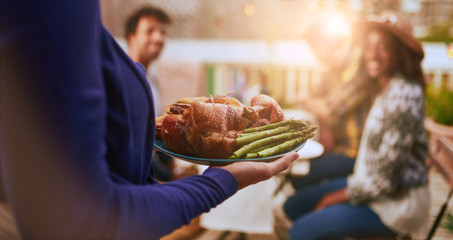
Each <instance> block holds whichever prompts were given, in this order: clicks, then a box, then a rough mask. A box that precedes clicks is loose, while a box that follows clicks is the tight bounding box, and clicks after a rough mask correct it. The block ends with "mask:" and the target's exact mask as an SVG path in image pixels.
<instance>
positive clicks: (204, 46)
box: [101, 0, 453, 108]
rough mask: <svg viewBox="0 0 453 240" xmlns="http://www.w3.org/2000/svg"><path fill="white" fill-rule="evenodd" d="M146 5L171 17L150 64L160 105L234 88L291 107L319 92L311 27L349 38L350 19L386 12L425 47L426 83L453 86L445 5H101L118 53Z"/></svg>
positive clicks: (409, 1) (224, 1)
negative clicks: (396, 15) (404, 22)
mask: <svg viewBox="0 0 453 240" xmlns="http://www.w3.org/2000/svg"><path fill="white" fill-rule="evenodd" d="M146 4H151V5H154V6H158V7H160V8H161V9H163V10H164V11H166V12H167V13H168V14H169V15H170V17H171V19H172V24H171V26H170V28H169V32H168V41H167V44H166V46H165V49H164V51H163V54H162V55H161V56H160V58H159V60H158V61H157V62H156V64H153V66H152V71H153V72H154V73H155V74H156V75H157V79H158V81H160V86H161V88H162V89H161V91H162V93H161V95H162V96H161V98H162V103H163V105H168V104H170V103H172V102H174V101H176V100H178V99H180V98H182V97H190V96H199V95H207V94H213V95H216V94H223V93H226V92H228V91H234V96H235V97H237V98H239V99H240V100H242V101H244V103H246V104H247V103H248V101H249V99H250V98H251V97H252V96H254V95H256V94H258V93H260V92H261V93H267V94H269V95H271V96H272V97H274V98H275V99H276V100H277V101H278V102H279V103H280V104H281V105H282V106H283V107H285V108H297V99H300V98H306V97H309V96H310V94H311V93H312V92H313V91H315V89H317V88H319V83H320V76H321V74H322V72H323V71H326V68H325V66H324V64H325V63H324V62H321V61H319V60H318V59H319V58H317V57H316V56H315V55H314V53H313V52H314V49H313V47H314V46H313V44H311V45H310V44H309V43H308V41H309V40H310V39H309V38H310V35H311V33H312V31H313V26H316V23H317V22H321V21H322V22H325V23H327V24H326V25H324V26H323V27H319V29H317V30H318V31H325V33H324V34H325V35H324V36H332V38H335V37H341V38H342V39H348V37H349V35H350V32H351V30H350V23H351V22H352V21H354V20H355V19H356V18H358V17H360V16H364V15H369V14H378V13H380V12H381V11H382V10H386V9H391V10H395V11H398V12H400V13H401V14H403V15H404V16H406V17H407V18H408V19H410V21H411V22H412V24H413V26H414V29H413V32H414V34H415V36H416V37H417V38H418V39H419V40H420V41H422V43H423V47H424V49H425V54H426V57H425V59H424V61H423V67H424V71H425V74H426V76H427V79H429V80H430V82H431V83H433V84H435V85H447V86H449V87H450V88H453V1H452V0H338V1H336V0H160V1H159V0H134V1H122V0H101V5H102V6H101V7H102V18H103V22H104V24H105V25H106V27H107V28H108V29H109V30H110V31H111V33H112V34H113V35H114V36H115V38H117V40H118V42H119V43H120V45H121V46H122V47H124V48H125V49H126V48H127V45H126V42H125V40H124V36H123V35H124V22H125V19H126V17H127V16H128V15H129V14H131V13H132V12H133V11H135V10H136V9H138V8H139V7H141V6H143V5H146ZM310 29H311V31H310ZM327 38H330V37H327ZM315 41H316V40H315ZM320 44H321V45H322V43H320ZM321 47H322V46H321ZM339 51H341V50H340V49H339ZM331 54H332V56H333V55H334V54H335V51H332V53H331Z"/></svg>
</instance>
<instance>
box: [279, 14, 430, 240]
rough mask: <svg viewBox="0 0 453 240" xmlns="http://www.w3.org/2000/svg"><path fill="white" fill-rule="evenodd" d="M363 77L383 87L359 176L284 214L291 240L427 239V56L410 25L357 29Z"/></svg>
mask: <svg viewBox="0 0 453 240" xmlns="http://www.w3.org/2000/svg"><path fill="white" fill-rule="evenodd" d="M355 33H356V34H357V35H356V39H357V40H358V42H359V43H360V45H361V46H362V57H361V63H360V68H359V73H358V74H362V75H363V77H364V78H367V79H368V80H370V81H372V82H374V83H377V88H376V91H377V97H376V99H375V100H374V103H373V106H372V108H371V110H370V113H369V115H368V117H367V120H366V124H365V128H364V130H363V134H362V138H361V142H360V148H359V153H358V156H357V159H356V162H355V166H354V172H353V173H352V174H351V175H350V176H348V177H342V178H337V179H333V180H329V181H328V182H323V183H320V184H317V185H312V186H308V187H305V188H302V189H299V190H298V191H297V192H296V193H295V194H294V195H293V196H291V197H290V198H289V199H288V200H287V201H286V203H285V204H284V206H283V208H284V211H285V213H286V214H287V216H288V217H289V218H290V219H291V220H292V221H293V226H292V228H291V229H290V230H289V236H290V238H291V239H342V238H345V237H360V238H362V237H380V238H394V237H397V236H411V237H412V238H425V237H426V233H427V227H428V226H427V225H428V217H427V216H428V215H429V206H430V193H429V189H428V185H427V183H428V176H427V167H426V165H425V156H426V152H427V151H426V150H427V143H426V136H425V130H424V128H423V119H424V96H423V93H424V81H423V73H422V68H421V61H422V59H423V57H424V53H423V49H422V47H421V45H420V43H419V42H417V40H416V39H415V38H414V37H413V35H412V27H411V24H410V23H408V22H407V21H406V20H404V19H402V18H400V17H399V16H398V15H396V14H394V13H392V12H386V13H383V14H382V15H380V16H379V17H374V18H372V19H368V20H366V21H363V22H359V23H357V24H356V25H355Z"/></svg>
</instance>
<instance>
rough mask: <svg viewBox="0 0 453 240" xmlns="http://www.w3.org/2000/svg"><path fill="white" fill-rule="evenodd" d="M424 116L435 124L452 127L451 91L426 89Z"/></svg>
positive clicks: (452, 107)
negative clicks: (431, 119)
mask: <svg viewBox="0 0 453 240" xmlns="http://www.w3.org/2000/svg"><path fill="white" fill-rule="evenodd" d="M426 115H427V116H428V117H431V118H433V120H434V121H435V122H437V123H440V124H444V125H449V126H453V91H451V90H448V89H446V88H441V89H435V88H434V87H433V86H432V85H428V87H427V88H426Z"/></svg>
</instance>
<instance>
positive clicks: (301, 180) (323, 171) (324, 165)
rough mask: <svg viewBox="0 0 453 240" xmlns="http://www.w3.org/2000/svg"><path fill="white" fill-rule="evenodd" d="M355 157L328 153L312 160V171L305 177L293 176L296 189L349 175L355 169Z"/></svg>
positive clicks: (292, 180)
mask: <svg viewBox="0 0 453 240" xmlns="http://www.w3.org/2000/svg"><path fill="white" fill-rule="evenodd" d="M354 163H355V159H353V158H350V157H347V156H345V155H343V154H326V155H323V156H321V157H318V158H315V159H312V160H311V161H310V172H309V174H308V175H306V176H303V177H296V178H292V179H291V182H292V184H293V186H294V188H295V189H299V188H303V187H306V186H309V185H311V184H314V183H318V182H320V181H323V180H327V179H332V178H337V177H341V176H347V175H349V174H350V173H352V171H353V169H354Z"/></svg>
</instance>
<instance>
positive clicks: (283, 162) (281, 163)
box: [269, 152, 299, 175]
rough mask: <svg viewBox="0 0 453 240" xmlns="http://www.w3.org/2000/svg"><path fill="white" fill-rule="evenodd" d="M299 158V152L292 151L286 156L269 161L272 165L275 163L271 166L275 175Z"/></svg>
mask: <svg viewBox="0 0 453 240" xmlns="http://www.w3.org/2000/svg"><path fill="white" fill-rule="evenodd" d="M298 158H299V154H298V153H297V152H290V153H288V154H286V155H285V156H283V157H281V158H279V159H277V160H275V161H273V162H271V163H269V164H270V165H274V166H271V168H272V170H273V175H275V174H277V173H279V172H282V171H284V170H286V169H288V167H289V165H291V163H292V162H294V161H295V160H297V159H298Z"/></svg>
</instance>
